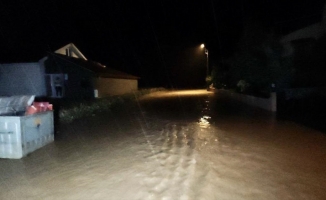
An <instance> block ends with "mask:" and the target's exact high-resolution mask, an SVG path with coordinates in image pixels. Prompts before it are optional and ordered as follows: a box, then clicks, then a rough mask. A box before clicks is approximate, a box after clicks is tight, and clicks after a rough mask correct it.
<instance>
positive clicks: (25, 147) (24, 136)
mask: <svg viewBox="0 0 326 200" xmlns="http://www.w3.org/2000/svg"><path fill="white" fill-rule="evenodd" d="M53 141H54V126H53V111H46V112H40V113H36V114H34V115H27V116H0V158H14V159H20V158H22V157H24V156H26V155H27V154H28V153H31V152H33V151H35V150H37V149H39V148H41V147H43V146H45V145H46V144H48V143H51V142H53Z"/></svg>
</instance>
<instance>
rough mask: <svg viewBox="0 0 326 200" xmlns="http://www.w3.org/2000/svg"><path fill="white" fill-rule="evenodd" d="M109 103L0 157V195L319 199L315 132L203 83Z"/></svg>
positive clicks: (325, 143) (322, 166)
mask: <svg viewBox="0 0 326 200" xmlns="http://www.w3.org/2000/svg"><path fill="white" fill-rule="evenodd" d="M117 110H119V111H117ZM117 110H115V111H113V112H112V113H103V114H99V115H96V116H93V117H91V118H87V119H82V120H77V121H75V122H73V123H72V124H70V125H65V126H61V127H60V128H59V134H58V135H57V137H56V138H57V139H56V141H55V142H54V143H52V144H49V145H47V146H46V147H43V148H42V149H40V150H37V151H35V152H33V153H32V154H30V155H28V156H27V157H26V158H23V159H20V160H8V159H0V199H33V200H34V199H42V200H43V199H85V200H86V199H87V200H88V199H101V200H102V199H128V200H129V199H139V200H143V199H144V200H145V199H171V200H175V199H189V200H190V199H194V200H197V199H232V200H233V199H275V200H276V199H284V200H286V199H296V200H297V199H309V200H310V199H325V196H326V190H325V181H326V162H325V161H326V136H325V134H322V133H321V132H318V131H316V130H313V129H310V128H307V127H304V126H302V125H298V124H295V123H293V122H291V121H284V120H280V119H277V117H276V116H275V115H273V114H271V113H269V112H265V111H262V110H259V109H254V108H251V107H246V106H243V105H241V104H238V103H235V102H230V101H229V100H227V99H225V98H224V97H222V96H216V95H214V94H213V93H208V92H206V91H204V90H196V91H179V92H160V93H156V94H152V95H148V96H147V97H145V98H142V99H139V101H138V102H137V103H136V104H131V105H125V106H123V107H121V108H118V109H117Z"/></svg>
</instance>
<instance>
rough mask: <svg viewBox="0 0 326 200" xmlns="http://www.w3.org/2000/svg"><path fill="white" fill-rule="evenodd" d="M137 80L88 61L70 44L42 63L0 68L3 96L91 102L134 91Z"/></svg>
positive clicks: (19, 64)
mask: <svg viewBox="0 0 326 200" xmlns="http://www.w3.org/2000/svg"><path fill="white" fill-rule="evenodd" d="M138 79H139V77H136V76H133V75H130V74H126V73H123V72H120V71H118V70H114V69H112V68H108V67H106V66H104V65H102V64H100V63H98V62H94V61H90V60H88V59H87V58H86V57H85V56H84V55H83V54H82V53H81V51H80V50H79V49H78V48H77V47H76V46H75V45H74V44H72V43H70V44H67V45H65V46H63V47H61V48H60V49H58V50H56V51H55V52H49V53H48V56H46V57H44V58H42V59H41V60H40V61H39V62H35V63H13V64H2V65H0V96H11V95H27V94H29V95H36V96H43V97H44V96H48V97H52V98H84V99H89V98H94V97H105V96H109V95H121V94H125V93H129V92H132V91H135V90H137V89H138Z"/></svg>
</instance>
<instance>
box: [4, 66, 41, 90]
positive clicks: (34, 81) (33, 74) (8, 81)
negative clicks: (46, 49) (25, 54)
mask: <svg viewBox="0 0 326 200" xmlns="http://www.w3.org/2000/svg"><path fill="white" fill-rule="evenodd" d="M12 95H36V96H45V95H46V87H45V76H44V67H43V66H42V65H41V64H40V63H12V64H0V96H12Z"/></svg>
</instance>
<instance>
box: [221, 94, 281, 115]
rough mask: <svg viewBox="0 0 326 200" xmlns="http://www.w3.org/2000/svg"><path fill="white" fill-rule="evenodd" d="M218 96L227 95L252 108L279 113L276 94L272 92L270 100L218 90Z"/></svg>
mask: <svg viewBox="0 0 326 200" xmlns="http://www.w3.org/2000/svg"><path fill="white" fill-rule="evenodd" d="M216 93H217V94H222V95H225V96H227V97H229V98H231V99H234V100H237V101H240V102H243V103H245V104H248V105H250V106H254V107H259V108H262V109H264V110H268V111H272V112H276V111H277V101H276V99H277V98H276V93H275V92H272V93H271V96H270V98H261V97H255V96H250V95H244V94H239V93H236V92H232V91H229V90H217V91H216Z"/></svg>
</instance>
